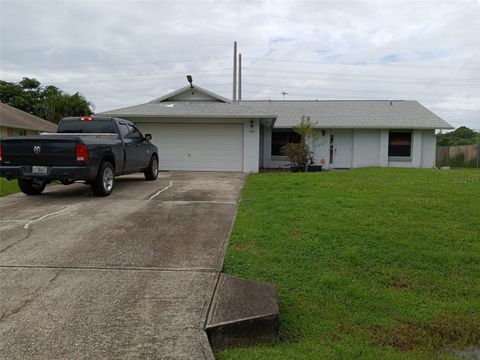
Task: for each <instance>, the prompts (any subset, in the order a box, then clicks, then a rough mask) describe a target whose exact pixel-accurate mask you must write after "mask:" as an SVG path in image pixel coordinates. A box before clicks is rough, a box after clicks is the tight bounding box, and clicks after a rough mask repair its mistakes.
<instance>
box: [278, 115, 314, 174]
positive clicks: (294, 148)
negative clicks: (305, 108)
mask: <svg viewBox="0 0 480 360" xmlns="http://www.w3.org/2000/svg"><path fill="white" fill-rule="evenodd" d="M315 125H316V124H314V123H313V122H312V120H310V117H309V116H305V115H303V116H302V120H300V124H299V125H298V126H297V127H294V128H293V130H294V131H295V132H296V133H297V134H299V135H300V142H299V143H289V144H286V145H285V146H283V147H282V149H281V153H282V154H283V155H285V156H286V157H288V158H289V160H290V161H291V162H292V165H293V166H297V165H300V166H310V165H311V164H312V163H313V151H312V150H311V149H310V146H309V145H308V140H309V139H311V140H314V139H316V138H318V137H319V133H318V131H317V130H316V129H315Z"/></svg>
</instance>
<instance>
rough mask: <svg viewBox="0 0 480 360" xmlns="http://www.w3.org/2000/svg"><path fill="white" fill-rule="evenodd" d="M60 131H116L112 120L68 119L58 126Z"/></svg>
mask: <svg viewBox="0 0 480 360" xmlns="http://www.w3.org/2000/svg"><path fill="white" fill-rule="evenodd" d="M57 132H59V133H116V131H115V128H114V127H113V123H112V120H110V119H106V120H96V119H95V120H91V121H81V120H80V119H79V120H67V121H62V122H61V123H60V125H59V127H58V130H57Z"/></svg>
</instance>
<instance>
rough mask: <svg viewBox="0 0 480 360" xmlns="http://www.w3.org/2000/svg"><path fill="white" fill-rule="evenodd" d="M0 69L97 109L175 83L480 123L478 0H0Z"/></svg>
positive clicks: (140, 99) (151, 94)
mask: <svg viewBox="0 0 480 360" xmlns="http://www.w3.org/2000/svg"><path fill="white" fill-rule="evenodd" d="M0 6H1V9H0V10H1V15H0V23H1V25H0V26H1V29H0V30H1V38H0V46H1V48H0V50H1V64H0V70H1V76H0V77H1V78H2V79H5V80H10V81H18V80H20V79H21V77H23V76H34V77H37V78H38V79H39V80H40V81H42V83H48V84H50V83H52V84H54V85H57V86H59V87H61V88H62V89H65V90H67V91H71V92H73V91H80V92H81V93H82V94H84V95H85V96H86V97H87V98H88V99H89V100H91V101H93V102H94V103H95V104H96V105H97V111H103V110H108V109H112V108H117V107H122V106H127V105H133V104H136V103H139V102H144V101H148V100H150V99H153V98H155V97H158V96H160V95H162V94H164V93H165V92H167V91H168V90H172V89H176V88H178V87H180V86H183V85H185V84H186V80H185V75H186V74H187V73H189V74H192V75H193V77H194V82H195V83H197V84H199V85H202V86H204V87H206V88H208V89H210V90H212V91H214V92H218V93H220V94H221V95H224V96H227V97H230V96H231V91H232V90H231V88H232V86H231V81H232V74H231V62H232V42H233V40H238V42H239V50H240V51H241V52H242V54H243V63H244V71H243V74H244V78H243V91H244V93H243V98H255V99H259V98H272V99H275V98H278V99H280V98H281V97H282V95H281V92H282V91H286V92H288V93H289V95H287V98H290V99H299V98H306V99H322V98H326V99H332V98H337V99H342V98H344V99H364V98H366V99H417V100H419V101H421V102H422V103H423V104H425V105H426V106H428V107H429V108H431V109H432V110H433V111H434V112H436V113H437V114H438V115H440V116H442V117H443V118H444V119H445V120H447V121H449V122H451V123H452V124H453V125H455V126H459V125H467V126H471V127H474V128H480V97H479V91H478V89H480V60H479V59H480V47H479V46H478V44H479V43H480V22H479V21H478V19H479V18H480V2H479V1H478V0H476V1H474V0H465V1H442V0H438V1H437V0H435V1H433V0H431V1H430V0H419V1H413V0H403V1H402V0H398V1H394V0H365V1H353V0H351V1H348V0H346V1H343V0H338V1H333V0H324V1H301V0H285V1H274V0H263V1H262V0H250V1H233V0H232V1H225V0H222V1H220V0H219V1H215V0H207V1H201V0H197V1H190V0H186V1H180V0H179V1H175V2H174V1H42V2H39V1H25V0H23V1H8V0H7V1H5V0H3V1H1V2H0Z"/></svg>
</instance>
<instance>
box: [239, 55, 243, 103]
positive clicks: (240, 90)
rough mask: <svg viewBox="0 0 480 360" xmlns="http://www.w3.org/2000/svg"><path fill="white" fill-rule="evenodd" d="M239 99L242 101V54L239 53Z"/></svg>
mask: <svg viewBox="0 0 480 360" xmlns="http://www.w3.org/2000/svg"><path fill="white" fill-rule="evenodd" d="M238 101H242V54H238Z"/></svg>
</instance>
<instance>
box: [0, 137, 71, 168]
mask: <svg viewBox="0 0 480 360" xmlns="http://www.w3.org/2000/svg"><path fill="white" fill-rule="evenodd" d="M79 142H80V139H79V138H76V137H64V138H62V137H59V136H35V137H14V138H4V139H2V150H3V163H4V164H5V165H44V166H69V165H75V164H76V157H75V144H76V143H79Z"/></svg>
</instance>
